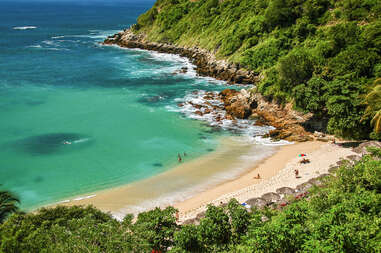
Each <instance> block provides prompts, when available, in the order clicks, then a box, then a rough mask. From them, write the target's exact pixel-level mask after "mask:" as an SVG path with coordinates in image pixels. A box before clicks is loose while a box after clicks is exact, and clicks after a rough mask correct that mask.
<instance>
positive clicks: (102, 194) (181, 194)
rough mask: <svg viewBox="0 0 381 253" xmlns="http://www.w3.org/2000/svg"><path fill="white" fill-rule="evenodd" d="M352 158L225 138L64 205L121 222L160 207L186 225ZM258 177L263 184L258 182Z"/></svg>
mask: <svg viewBox="0 0 381 253" xmlns="http://www.w3.org/2000/svg"><path fill="white" fill-rule="evenodd" d="M301 153H304V154H307V158H308V159H309V160H310V161H311V162H310V163H309V164H303V165H302V164H299V161H300V159H301V158H300V157H298V155H299V154H301ZM351 154H353V152H352V151H351V150H350V149H346V148H343V147H341V146H339V145H335V144H329V143H324V142H316V141H314V142H305V143H297V144H292V145H285V146H281V147H270V146H263V145H253V144H248V143H244V142H242V141H239V140H237V139H235V138H225V139H223V140H222V141H221V144H220V146H219V147H218V149H217V150H216V151H215V152H212V153H210V154H208V155H205V156H203V157H201V158H197V159H193V160H191V161H188V162H185V163H182V164H180V165H179V166H177V167H175V168H173V169H171V170H169V171H166V172H164V173H162V174H159V175H157V176H154V177H151V178H148V179H145V180H142V181H138V182H135V183H132V184H128V185H125V186H120V187H115V188H112V189H107V190H103V191H99V192H96V193H93V194H92V195H91V194H88V195H91V198H85V199H80V198H75V199H77V200H75V199H73V200H70V201H69V202H67V203H63V204H64V205H89V204H91V205H94V206H95V207H97V208H99V209H101V210H103V211H108V212H111V213H112V214H113V215H115V216H116V217H119V218H122V217H123V216H124V215H125V214H127V213H135V214H136V213H138V212H141V211H144V210H148V209H151V208H154V207H156V206H160V207H165V206H168V205H174V206H175V207H176V208H178V209H179V211H180V221H184V220H186V219H189V218H192V217H194V216H196V215H197V213H199V212H201V211H204V210H205V208H206V205H207V204H210V203H212V204H216V205H218V204H220V202H223V203H226V202H227V201H229V200H230V199H231V198H233V197H234V198H236V199H237V200H238V201H240V202H244V201H246V200H247V199H250V198H253V197H260V196H261V195H262V194H264V193H267V192H275V191H276V189H278V188H280V187H284V186H288V187H295V186H297V185H298V184H301V183H303V182H306V181H308V180H309V179H311V178H313V177H316V176H318V175H319V174H322V173H327V171H328V168H329V166H330V165H331V164H334V163H336V162H337V161H339V160H340V158H344V157H346V156H348V155H351ZM294 169H298V170H299V171H300V176H301V178H298V179H297V178H295V174H294ZM258 173H259V174H260V177H261V179H255V178H254V177H255V176H257V174H258Z"/></svg>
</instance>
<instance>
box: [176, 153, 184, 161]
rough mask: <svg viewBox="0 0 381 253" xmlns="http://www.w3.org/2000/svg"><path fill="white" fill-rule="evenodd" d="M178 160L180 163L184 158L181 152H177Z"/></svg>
mask: <svg viewBox="0 0 381 253" xmlns="http://www.w3.org/2000/svg"><path fill="white" fill-rule="evenodd" d="M177 160H178V161H179V163H181V161H182V160H183V159H182V158H181V155H180V153H177Z"/></svg>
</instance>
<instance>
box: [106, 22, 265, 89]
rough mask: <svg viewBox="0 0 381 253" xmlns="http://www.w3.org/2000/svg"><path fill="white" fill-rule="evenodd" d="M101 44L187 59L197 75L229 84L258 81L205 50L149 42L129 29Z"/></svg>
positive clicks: (254, 76)
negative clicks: (168, 54) (194, 66)
mask: <svg viewBox="0 0 381 253" xmlns="http://www.w3.org/2000/svg"><path fill="white" fill-rule="evenodd" d="M103 43H104V44H106V45H113V44H115V45H118V46H121V47H127V48H140V49H145V50H153V51H157V52H162V53H170V54H177V55H180V56H183V57H187V58H188V59H190V60H191V61H192V63H193V64H194V65H196V71H197V73H198V74H199V75H201V76H210V77H214V78H216V79H218V80H224V81H228V82H230V83H237V84H253V83H256V82H258V81H259V80H260V78H259V76H257V75H255V73H254V72H251V71H249V70H247V69H244V68H240V66H239V65H238V64H231V63H228V62H226V61H223V60H216V59H215V57H214V55H213V54H212V53H210V52H208V51H206V50H203V49H199V48H197V47H193V48H185V47H179V46H175V45H172V44H166V43H156V42H149V41H148V40H146V38H145V36H144V35H142V34H138V35H136V34H134V33H133V32H132V31H131V30H129V29H127V30H125V31H123V32H119V33H117V34H114V35H112V36H109V37H108V38H107V39H106V40H105V41H104V42H103ZM186 71H187V69H186V68H183V69H181V70H180V72H181V73H185V72H186Z"/></svg>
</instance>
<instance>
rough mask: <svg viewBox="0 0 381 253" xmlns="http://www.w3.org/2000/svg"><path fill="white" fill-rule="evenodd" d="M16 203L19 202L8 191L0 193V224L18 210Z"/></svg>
mask: <svg viewBox="0 0 381 253" xmlns="http://www.w3.org/2000/svg"><path fill="white" fill-rule="evenodd" d="M17 203H20V200H19V199H18V198H17V197H16V196H14V195H13V194H12V193H10V192H8V191H0V223H3V221H4V220H5V219H6V218H7V217H8V215H10V214H11V213H15V212H17V210H18V207H17Z"/></svg>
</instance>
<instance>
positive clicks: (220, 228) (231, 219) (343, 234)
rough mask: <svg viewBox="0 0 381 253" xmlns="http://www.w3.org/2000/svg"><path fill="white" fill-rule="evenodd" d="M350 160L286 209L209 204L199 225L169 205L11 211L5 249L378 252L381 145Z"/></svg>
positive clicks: (3, 233) (3, 229)
mask: <svg viewBox="0 0 381 253" xmlns="http://www.w3.org/2000/svg"><path fill="white" fill-rule="evenodd" d="M369 151H370V152H371V155H367V156H364V157H363V158H362V159H361V160H360V161H359V162H356V163H355V164H354V165H352V164H351V163H349V162H347V163H345V164H344V165H343V166H341V167H340V168H339V169H338V170H337V171H336V175H335V176H329V177H326V178H325V179H324V180H323V181H324V187H315V188H313V189H311V190H310V192H309V193H308V197H307V198H304V199H299V200H290V201H291V202H290V204H288V206H286V207H284V208H283V210H277V209H274V210H273V209H264V210H257V209H255V208H253V209H252V211H251V212H248V211H247V210H246V209H245V208H244V207H243V206H241V205H240V204H239V203H238V202H237V201H236V200H234V199H233V200H231V201H230V202H229V203H228V204H227V205H226V206H218V207H216V206H212V205H210V206H208V209H207V211H206V214H205V218H203V219H201V221H200V224H199V225H177V224H176V222H175V215H174V214H175V212H176V210H175V209H174V208H172V207H168V208H166V209H164V210H161V209H159V208H156V209H154V210H151V211H148V212H144V213H141V214H139V216H138V217H137V220H136V221H135V222H133V217H132V215H127V216H126V217H125V219H124V220H123V221H121V222H120V221H117V220H115V219H113V218H111V217H110V216H109V215H108V214H104V213H102V212H101V211H99V210H96V209H94V208H92V207H88V208H81V207H56V208H47V209H41V210H40V211H39V212H37V213H31V214H26V215H25V214H13V215H12V216H11V217H9V218H8V219H7V220H6V221H5V222H4V223H3V224H1V225H0V251H1V252H5V253H7V252H85V251H86V252H150V251H153V250H156V251H161V252H166V251H171V252H305V251H308V252H310V251H316V252H377V250H378V249H380V248H381V241H380V234H381V226H380V224H381V216H380V213H381V206H380V203H381V161H380V160H379V157H380V154H381V150H380V149H376V148H371V149H369Z"/></svg>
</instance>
